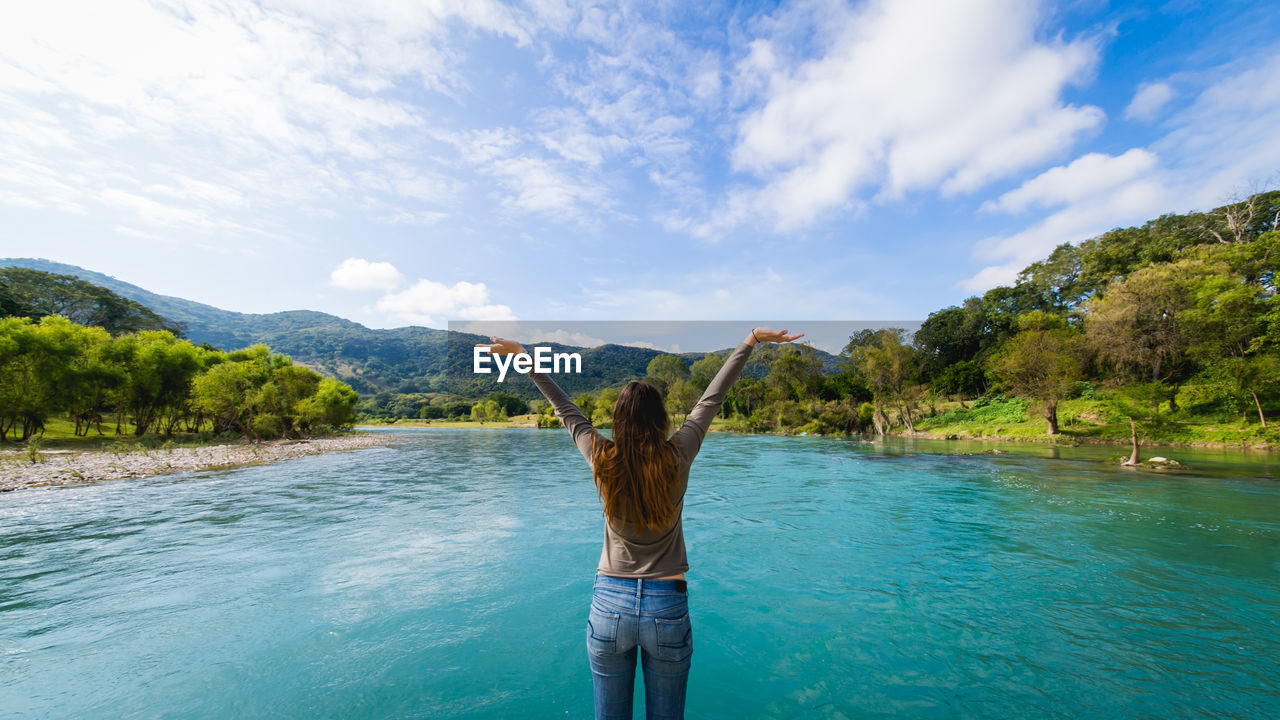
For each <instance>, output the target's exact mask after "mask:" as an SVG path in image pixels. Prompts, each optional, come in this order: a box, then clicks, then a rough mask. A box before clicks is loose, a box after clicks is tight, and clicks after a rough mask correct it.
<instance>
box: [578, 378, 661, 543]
mask: <svg viewBox="0 0 1280 720" xmlns="http://www.w3.org/2000/svg"><path fill="white" fill-rule="evenodd" d="M668 429H669V424H668V421H667V410H666V408H665V407H664V406H663V403H662V393H661V392H659V391H658V388H656V387H654V386H652V385H650V384H649V383H647V382H644V381H636V382H631V383H627V386H626V387H625V388H623V389H622V392H621V393H619V394H618V402H617V403H616V404H614V406H613V439H612V440H608V439H605V438H598V439H597V440H596V444H595V446H594V447H593V448H592V449H591V457H592V463H591V465H592V467H593V471H592V475H593V476H594V478H595V481H596V490H597V492H599V493H600V499H601V501H603V502H604V514H605V515H606V516H608V518H609V519H610V520H615V521H619V522H624V523H628V524H632V525H638V526H640V527H643V528H645V529H646V530H661V529H663V528H665V527H666V526H667V524H668V523H670V521H671V518H672V516H673V515H675V512H676V503H675V501H674V499H673V498H672V497H671V485H672V483H674V482H675V480H676V470H677V466H678V462H677V459H676V458H677V456H678V454H677V452H676V447H675V445H673V444H672V443H671V441H670V440H668V439H667V430H668Z"/></svg>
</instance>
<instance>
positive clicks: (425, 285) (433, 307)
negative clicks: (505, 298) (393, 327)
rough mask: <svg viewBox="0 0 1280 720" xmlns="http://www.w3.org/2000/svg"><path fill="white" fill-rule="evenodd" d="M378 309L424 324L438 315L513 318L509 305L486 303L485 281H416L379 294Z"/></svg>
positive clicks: (461, 317)
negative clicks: (407, 285)
mask: <svg viewBox="0 0 1280 720" xmlns="http://www.w3.org/2000/svg"><path fill="white" fill-rule="evenodd" d="M377 308H378V310H380V311H382V312H385V313H390V314H391V315H394V316H396V317H397V318H399V319H401V320H405V321H407V322H416V323H422V324H424V325H425V324H429V323H432V322H434V321H436V320H437V319H439V318H460V319H463V320H514V319H515V314H514V313H512V312H511V308H509V307H507V306H506V305H495V304H491V303H490V302H489V289H488V288H487V287H485V284H484V283H469V282H457V283H454V284H453V285H445V284H444V283H438V282H434V281H432V280H419V281H418V282H416V283H414V284H413V285H411V286H410V287H408V288H406V289H404V290H401V291H400V292H395V293H388V294H386V295H384V296H382V297H381V298H380V299H379V300H378V303H377Z"/></svg>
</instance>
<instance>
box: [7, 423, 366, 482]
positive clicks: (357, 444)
mask: <svg viewBox="0 0 1280 720" xmlns="http://www.w3.org/2000/svg"><path fill="white" fill-rule="evenodd" d="M388 441H389V438H387V437H386V436H385V435H372V434H364V433H360V434H354V435H335V436H331V437H322V438H314V439H310V440H274V441H270V442H260V443H237V444H232V445H207V446H202V447H178V448H172V449H158V450H130V451H128V452H113V451H111V450H86V451H75V450H46V451H43V452H41V453H40V456H41V458H40V459H41V462H39V463H33V462H31V460H30V459H29V458H28V456H27V451H26V450H10V451H5V452H0V492H9V491H12V490H22V489H26V488H36V487H50V486H59V485H81V484H84V483H92V482H100V481H102V480H121V479H125V478H137V477H148V476H151V475H159V474H162V473H169V472H179V471H182V470H214V469H217V468H227V467H234V466H238V465H253V464H258V463H270V462H278V461H280V460H289V459H291V458H297V457H302V456H304V455H318V454H320V453H326V452H333V451H338V450H355V449H359V448H366V447H376V446H379V445H386V444H387V442H388Z"/></svg>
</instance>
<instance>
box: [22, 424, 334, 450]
mask: <svg viewBox="0 0 1280 720" xmlns="http://www.w3.org/2000/svg"><path fill="white" fill-rule="evenodd" d="M120 429H121V430H122V431H123V433H122V434H120V435H117V434H116V432H115V424H114V423H105V422H104V423H103V424H102V433H103V434H99V433H98V431H97V430H90V431H89V434H88V435H76V434H75V423H73V422H71V421H70V420H67V419H65V418H58V417H54V418H49V419H48V420H46V421H45V424H44V433H43V434H42V435H39V436H36V437H35V438H33V439H29V440H13V439H10V440H6V441H4V442H0V452H6V451H8V452H14V451H19V450H21V451H23V452H26V451H27V449H28V448H29V447H31V446H35V447H36V448H39V449H42V450H51V451H53V450H66V451H81V452H84V451H93V450H101V451H105V452H117V453H121V452H133V451H150V450H172V449H176V448H198V447H210V446H214V445H234V444H237V443H241V442H250V441H249V440H246V439H244V438H242V437H241V436H239V435H218V434H215V433H213V432H212V431H210V430H207V429H206V430H202V431H200V432H194V433H183V432H175V433H173V434H172V435H163V434H160V433H146V434H143V435H135V434H134V433H133V431H134V426H133V424H132V423H129V422H125V423H123V424H122V425H121V427H120ZM349 434H350V433H345V432H340V431H339V432H321V433H314V434H312V435H311V438H312V439H319V438H324V437H342V436H346V435H349ZM283 442H288V441H287V440H285V441H283Z"/></svg>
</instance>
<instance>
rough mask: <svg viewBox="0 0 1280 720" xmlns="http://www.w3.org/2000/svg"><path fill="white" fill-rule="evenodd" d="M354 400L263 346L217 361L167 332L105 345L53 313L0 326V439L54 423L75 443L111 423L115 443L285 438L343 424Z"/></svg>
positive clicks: (25, 436)
mask: <svg viewBox="0 0 1280 720" xmlns="http://www.w3.org/2000/svg"><path fill="white" fill-rule="evenodd" d="M356 399H357V398H356V395H355V393H354V391H352V390H351V389H350V388H349V387H347V386H346V385H344V384H342V383H340V382H338V381H336V380H332V379H321V376H320V375H319V374H317V373H315V372H314V371H312V370H309V369H307V368H304V367H301V366H296V365H293V364H292V362H291V361H290V360H289V358H288V357H285V356H282V355H276V354H273V353H271V351H270V350H269V349H267V348H266V347H264V346H256V347H253V348H248V349H246V350H240V351H236V352H232V353H221V352H218V351H216V350H207V349H205V348H200V347H196V346H195V345H192V344H191V343H190V342H189V341H187V340H183V339H180V338H177V337H175V336H174V335H173V333H171V332H169V331H167V330H143V331H140V332H136V333H129V334H124V335H119V336H117V337H112V336H111V335H109V334H108V333H107V332H106V331H105V330H104V329H102V328H96V327H85V326H83V325H78V324H76V323H73V322H71V321H70V320H67V319H66V318H65V317H62V316H61V315H48V316H45V317H43V318H41V319H40V321H39V322H38V323H36V322H32V321H31V320H30V319H28V318H25V317H23V318H4V319H0V440H3V439H6V438H7V437H8V436H9V435H14V436H15V437H17V438H18V439H21V440H29V439H31V438H33V437H38V436H39V435H41V434H43V432H44V429H45V425H46V423H47V422H48V421H49V419H50V418H51V417H52V416H54V415H62V416H65V417H66V418H67V419H68V420H70V421H71V422H73V423H74V435H75V436H87V435H88V434H89V433H90V432H91V431H92V430H94V429H95V428H96V430H97V432H98V434H99V435H102V434H103V429H102V424H103V421H104V419H105V418H107V417H114V419H115V426H116V434H117V435H119V434H121V433H123V432H125V427H126V426H131V427H132V432H133V433H134V434H136V435H137V436H144V435H146V434H148V433H162V434H164V435H165V436H171V435H172V434H173V433H175V432H179V431H183V432H188V433H195V432H198V431H200V430H201V429H202V428H204V427H208V428H209V429H210V430H211V431H212V432H213V433H236V434H241V435H244V436H248V437H253V438H270V437H282V436H288V437H295V436H298V435H300V434H309V433H312V432H315V431H320V430H325V429H328V428H332V427H341V426H345V425H349V424H350V422H351V420H352V419H353V413H352V411H353V408H354V406H355V402H356ZM304 410H305V411H306V412H305V413H304V412H303V411H304ZM126 420H127V423H126Z"/></svg>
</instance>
